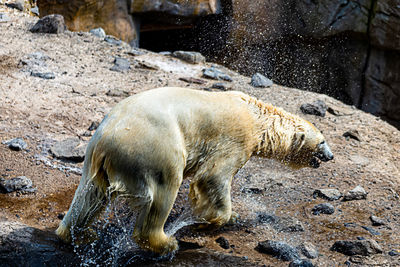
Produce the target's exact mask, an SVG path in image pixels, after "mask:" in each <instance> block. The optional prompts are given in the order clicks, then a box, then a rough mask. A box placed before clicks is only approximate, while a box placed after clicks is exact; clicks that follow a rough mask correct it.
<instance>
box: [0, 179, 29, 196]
mask: <svg viewBox="0 0 400 267" xmlns="http://www.w3.org/2000/svg"><path fill="white" fill-rule="evenodd" d="M15 191H21V192H23V193H33V192H35V191H36V188H33V187H32V181H31V179H29V178H27V177H25V176H18V177H15V178H11V179H9V180H0V192H2V193H11V192H15Z"/></svg>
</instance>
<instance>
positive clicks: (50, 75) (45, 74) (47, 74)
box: [31, 71, 56, 80]
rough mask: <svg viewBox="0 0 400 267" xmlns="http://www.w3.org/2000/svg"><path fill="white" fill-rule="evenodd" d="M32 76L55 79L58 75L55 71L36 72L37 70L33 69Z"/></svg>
mask: <svg viewBox="0 0 400 267" xmlns="http://www.w3.org/2000/svg"><path fill="white" fill-rule="evenodd" d="M31 76H33V77H38V78H42V79H46V80H51V79H55V78H56V76H55V74H54V73H53V72H35V71H32V72H31Z"/></svg>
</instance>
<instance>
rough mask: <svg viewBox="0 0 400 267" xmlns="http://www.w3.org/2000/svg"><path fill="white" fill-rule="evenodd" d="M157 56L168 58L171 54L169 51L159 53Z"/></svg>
mask: <svg viewBox="0 0 400 267" xmlns="http://www.w3.org/2000/svg"><path fill="white" fill-rule="evenodd" d="M158 54H160V55H162V56H170V55H172V53H171V52H170V51H161V52H158Z"/></svg>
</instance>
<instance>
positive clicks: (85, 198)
mask: <svg viewBox="0 0 400 267" xmlns="http://www.w3.org/2000/svg"><path fill="white" fill-rule="evenodd" d="M104 175H105V173H104V172H103V173H99V174H98V175H97V176H96V177H95V179H93V180H92V181H88V180H87V176H85V177H83V178H82V179H81V181H80V184H79V186H78V189H77V190H76V191H75V196H74V199H73V200H72V203H71V206H70V208H69V210H68V212H67V214H66V215H65V216H64V218H63V220H62V221H61V223H60V225H59V227H58V228H57V230H56V234H57V235H58V236H59V237H60V238H61V239H62V240H63V241H65V242H67V243H71V242H72V241H73V242H74V243H76V244H80V243H88V242H90V241H92V240H94V239H96V235H95V233H94V232H93V231H91V230H90V229H87V226H88V225H90V224H91V223H92V221H93V219H94V218H96V217H97V216H98V215H99V214H100V213H101V211H102V210H103V209H104V206H105V203H106V200H107V195H106V190H107V186H108V180H107V179H104V178H105V177H104Z"/></svg>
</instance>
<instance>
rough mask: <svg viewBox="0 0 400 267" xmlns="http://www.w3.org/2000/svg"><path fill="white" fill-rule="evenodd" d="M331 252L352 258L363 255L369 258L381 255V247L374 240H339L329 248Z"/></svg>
mask: <svg viewBox="0 0 400 267" xmlns="http://www.w3.org/2000/svg"><path fill="white" fill-rule="evenodd" d="M331 250H332V251H337V252H340V253H342V254H345V255H348V256H353V255H363V256H369V255H372V254H378V253H382V251H383V250H382V248H381V246H379V245H378V243H376V241H375V240H368V239H367V240H355V241H353V240H340V241H336V242H335V244H333V246H332V247H331Z"/></svg>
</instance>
